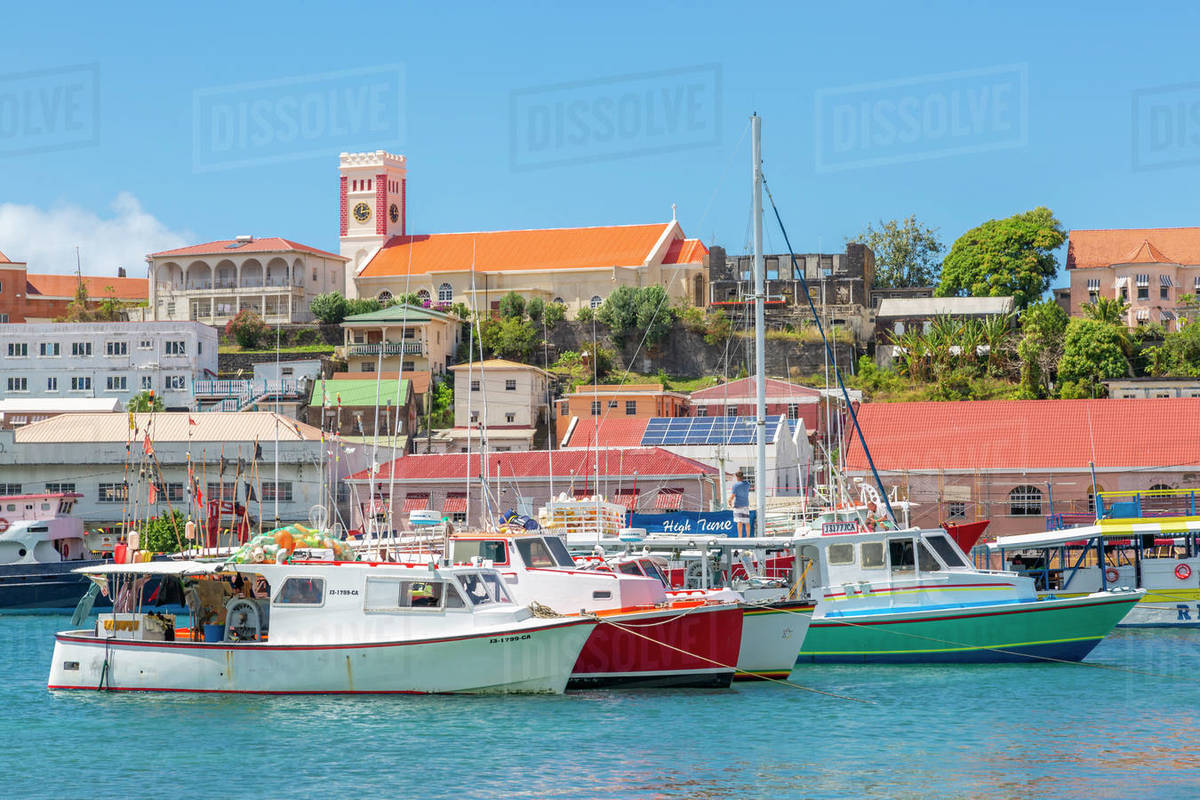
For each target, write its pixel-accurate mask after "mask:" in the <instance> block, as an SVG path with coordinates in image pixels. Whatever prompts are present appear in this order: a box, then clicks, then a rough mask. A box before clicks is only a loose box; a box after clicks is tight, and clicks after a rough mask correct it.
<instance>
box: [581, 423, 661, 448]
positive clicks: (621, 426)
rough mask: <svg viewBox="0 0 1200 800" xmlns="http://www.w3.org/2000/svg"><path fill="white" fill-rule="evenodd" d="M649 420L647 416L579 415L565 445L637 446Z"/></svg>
mask: <svg viewBox="0 0 1200 800" xmlns="http://www.w3.org/2000/svg"><path fill="white" fill-rule="evenodd" d="M649 421H650V419H649V418H648V417H626V416H620V417H615V416H610V417H580V418H579V422H577V423H576V424H575V430H573V431H572V432H571V438H570V440H568V442H567V444H566V445H565V446H566V447H637V446H638V445H640V444H641V443H642V434H644V433H645V432H646V423H648V422H649ZM597 429H599V436H597V435H596V433H597Z"/></svg>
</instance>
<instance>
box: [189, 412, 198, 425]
mask: <svg viewBox="0 0 1200 800" xmlns="http://www.w3.org/2000/svg"><path fill="white" fill-rule="evenodd" d="M195 424H196V420H194V419H192V415H191V414H189V415H188V425H195Z"/></svg>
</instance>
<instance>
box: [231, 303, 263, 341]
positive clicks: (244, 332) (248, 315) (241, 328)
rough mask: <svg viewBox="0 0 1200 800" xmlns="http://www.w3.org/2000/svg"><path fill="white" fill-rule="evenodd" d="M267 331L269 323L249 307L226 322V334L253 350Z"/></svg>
mask: <svg viewBox="0 0 1200 800" xmlns="http://www.w3.org/2000/svg"><path fill="white" fill-rule="evenodd" d="M266 333H267V323H265V322H263V318H262V317H260V316H259V315H258V314H256V313H254V311H252V310H251V309H249V308H243V309H242V310H241V311H239V312H238V313H237V316H236V317H234V318H233V319H231V320H229V322H226V323H225V335H226V336H232V337H233V339H234V341H236V342H237V343H238V345H239V346H240V347H241V348H242V349H243V350H253V349H254V348H255V347H256V346H257V345H258V342H259V340H261V339H262V338H263V336H265V335H266Z"/></svg>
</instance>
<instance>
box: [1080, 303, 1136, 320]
mask: <svg viewBox="0 0 1200 800" xmlns="http://www.w3.org/2000/svg"><path fill="white" fill-rule="evenodd" d="M1080 310H1081V311H1082V312H1083V316H1085V317H1087V318H1088V319H1096V320H1099V321H1101V322H1107V323H1109V324H1110V325H1124V324H1125V312H1126V311H1128V310H1129V302H1128V301H1127V300H1126V299H1125V298H1123V297H1097V298H1096V302H1094V303H1084V304H1083V305H1082V306H1080Z"/></svg>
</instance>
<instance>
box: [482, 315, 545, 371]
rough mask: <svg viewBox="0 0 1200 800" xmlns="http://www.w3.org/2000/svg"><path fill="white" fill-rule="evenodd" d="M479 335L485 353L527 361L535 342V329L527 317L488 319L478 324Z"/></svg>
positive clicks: (490, 355)
mask: <svg viewBox="0 0 1200 800" xmlns="http://www.w3.org/2000/svg"><path fill="white" fill-rule="evenodd" d="M479 329H480V330H479V337H480V340H481V341H482V342H483V351H484V353H485V355H487V356H489V357H494V358H507V359H510V360H512V361H522V362H524V361H528V360H529V359H530V357H532V355H533V346H534V345H535V344H536V343H537V339H538V337H537V329H536V328H534V327H533V323H532V322H530V321H529V320H527V319H516V318H509V319H488V320H485V321H482V322H481V323H480V325H479Z"/></svg>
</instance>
